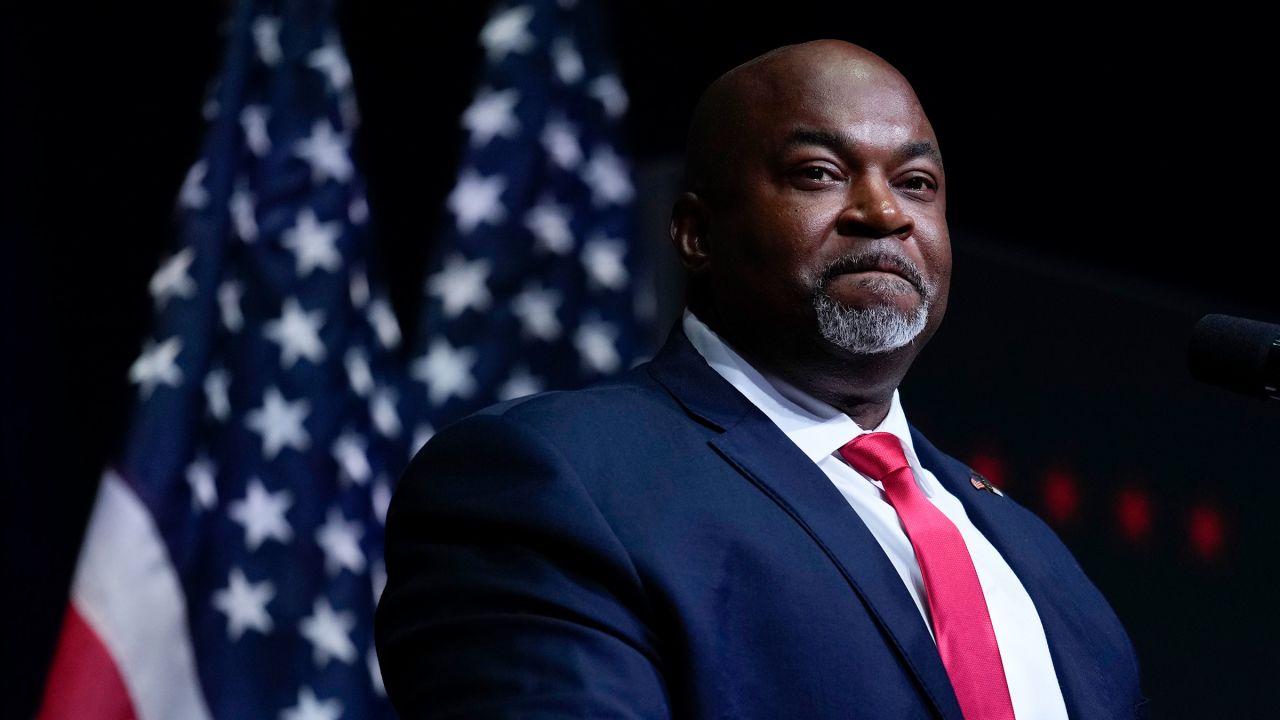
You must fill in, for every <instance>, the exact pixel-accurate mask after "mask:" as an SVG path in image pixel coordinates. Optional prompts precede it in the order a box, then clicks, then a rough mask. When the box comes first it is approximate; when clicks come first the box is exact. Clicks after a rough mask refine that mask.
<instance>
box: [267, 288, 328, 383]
mask: <svg viewBox="0 0 1280 720" xmlns="http://www.w3.org/2000/svg"><path fill="white" fill-rule="evenodd" d="M322 325H324V311H322V310H312V311H311V312H307V311H305V310H303V309H302V305H300V304H299V303H298V299H297V298H286V299H285V301H284V307H283V308H282V309H281V312H280V317H279V318H276V319H275V320H270V321H268V322H267V323H266V324H265V325H264V326H263V330H262V334H263V335H264V336H266V338H267V339H268V340H271V341H272V342H275V343H276V344H277V345H279V346H280V366H281V367H284V368H291V367H293V366H294V364H295V363H296V362H298V358H306V359H307V360H310V361H311V362H313V363H315V364H317V365H319V364H320V363H321V362H323V361H324V357H325V350H324V343H323V342H321V341H320V326H322Z"/></svg>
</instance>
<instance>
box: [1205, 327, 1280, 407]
mask: <svg viewBox="0 0 1280 720" xmlns="http://www.w3.org/2000/svg"><path fill="white" fill-rule="evenodd" d="M1187 367H1188V368H1189V369H1190V370H1191V375H1192V376H1193V377H1195V378H1196V379H1197V380H1200V381H1201V382H1206V383H1209V384H1210V385H1217V386H1219V387H1224V388H1226V389H1228V390H1234V391H1235V392H1238V393H1244V394H1245V395H1252V396H1253V397H1261V398H1267V399H1271V400H1280V325H1273V324H1271V323H1266V322H1261V321H1259V320H1248V319H1246V318H1240V317H1233V316H1231V315H1205V316H1204V317H1202V318H1200V321H1199V322H1197V323H1196V325H1195V328H1194V329H1192V331H1191V342H1190V344H1189V345H1188V347H1187Z"/></svg>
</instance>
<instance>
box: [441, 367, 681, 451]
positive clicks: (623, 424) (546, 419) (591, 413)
mask: <svg viewBox="0 0 1280 720" xmlns="http://www.w3.org/2000/svg"><path fill="white" fill-rule="evenodd" d="M677 414H678V415H679V416H683V415H684V411H683V410H682V409H681V408H680V405H679V404H678V403H677V402H676V401H675V400H674V398H672V396H671V395H670V393H669V392H668V391H667V390H666V388H664V387H663V386H662V385H661V384H659V383H658V382H656V381H655V380H654V379H653V377H652V376H651V375H650V373H649V364H648V363H641V364H639V365H637V366H636V367H634V368H632V369H630V370H629V371H627V372H626V373H623V374H622V375H619V376H616V377H613V378H609V379H605V380H600V381H597V382H594V383H592V384H590V385H587V386H585V387H582V388H578V389H574V390H551V391H546V392H541V393H536V394H533V395H527V396H525V397H521V398H516V399H513V400H507V401H504V402H500V403H497V404H494V405H490V406H489V407H486V408H483V409H481V410H478V411H477V412H475V413H472V414H471V415H469V416H467V417H465V418H463V419H462V420H460V421H458V422H457V423H454V424H453V426H451V427H457V428H459V429H461V428H466V427H468V426H481V425H488V424H490V423H493V422H495V421H497V422H502V423H510V424H515V425H521V426H524V427H527V428H529V429H531V430H534V431H536V432H538V433H540V434H543V435H546V436H547V437H573V436H576V435H579V434H581V433H588V434H597V433H609V432H621V431H623V430H626V429H630V428H633V427H634V426H636V425H637V424H641V425H643V424H644V423H649V422H653V421H655V420H656V419H657V418H671V417H675V416H676V415H677Z"/></svg>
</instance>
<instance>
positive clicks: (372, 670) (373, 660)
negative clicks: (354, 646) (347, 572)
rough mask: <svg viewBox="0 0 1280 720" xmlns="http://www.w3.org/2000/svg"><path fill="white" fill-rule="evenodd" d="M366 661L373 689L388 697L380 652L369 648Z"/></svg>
mask: <svg viewBox="0 0 1280 720" xmlns="http://www.w3.org/2000/svg"><path fill="white" fill-rule="evenodd" d="M375 602H376V601H375ZM365 662H366V663H367V664H368V665H369V680H370V681H372V682H373V691H374V692H376V693H378V695H379V696H380V697H386V696H387V688H386V686H385V685H383V684H382V667H381V666H379V665H378V653H377V652H375V651H374V649H373V648H369V652H368V653H367V654H366V655H365Z"/></svg>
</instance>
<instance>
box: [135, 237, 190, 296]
mask: <svg viewBox="0 0 1280 720" xmlns="http://www.w3.org/2000/svg"><path fill="white" fill-rule="evenodd" d="M195 259H196V251H195V249H194V248H189V247H188V248H183V249H182V250H181V251H179V252H176V253H174V254H173V256H172V257H170V258H169V259H168V260H166V261H164V262H163V263H161V265H160V267H159V269H157V270H156V271H155V273H154V274H153V275H152V276H151V282H150V283H148V284H147V290H148V291H150V293H151V298H152V300H154V301H155V305H156V308H163V307H164V306H165V305H168V304H169V300H170V299H172V298H175V297H179V298H183V299H187V298H192V297H195V294H196V281H195V280H193V279H191V275H189V274H188V273H187V271H188V270H190V269H191V263H192V262H194V261H195Z"/></svg>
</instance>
